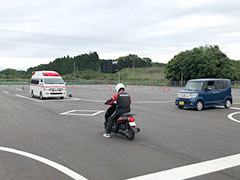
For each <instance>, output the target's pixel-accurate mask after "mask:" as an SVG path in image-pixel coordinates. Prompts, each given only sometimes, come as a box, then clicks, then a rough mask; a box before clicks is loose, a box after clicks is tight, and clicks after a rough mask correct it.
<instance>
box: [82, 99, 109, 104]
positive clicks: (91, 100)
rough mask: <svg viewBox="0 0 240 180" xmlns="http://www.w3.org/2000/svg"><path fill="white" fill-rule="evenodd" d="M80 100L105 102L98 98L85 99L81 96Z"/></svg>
mask: <svg viewBox="0 0 240 180" xmlns="http://www.w3.org/2000/svg"><path fill="white" fill-rule="evenodd" d="M79 100H80V101H89V102H101V103H102V102H105V101H104V100H96V99H83V98H79Z"/></svg>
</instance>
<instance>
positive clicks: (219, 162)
mask: <svg viewBox="0 0 240 180" xmlns="http://www.w3.org/2000/svg"><path fill="white" fill-rule="evenodd" d="M236 166H240V154H235V155H231V156H226V157H223V158H218V159H214V160H209V161H204V162H200V163H195V164H191V165H186V166H181V167H177V168H173V169H169V170H165V171H160V172H157V173H152V174H147V175H143V176H139V177H135V178H131V179H129V180H145V179H164V180H183V179H188V178H193V177H197V176H201V175H205V174H209V173H214V172H217V171H222V170H225V169H228V168H233V167H236Z"/></svg>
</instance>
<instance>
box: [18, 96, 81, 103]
mask: <svg viewBox="0 0 240 180" xmlns="http://www.w3.org/2000/svg"><path fill="white" fill-rule="evenodd" d="M15 96H17V97H20V98H24V99H28V100H31V101H36V102H62V101H79V98H71V99H70V98H69V99H61V100H47V99H46V100H38V99H34V98H30V97H26V96H22V95H19V94H15Z"/></svg>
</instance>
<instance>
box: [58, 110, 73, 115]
mask: <svg viewBox="0 0 240 180" xmlns="http://www.w3.org/2000/svg"><path fill="white" fill-rule="evenodd" d="M75 111H76V110H71V111H67V112H63V113H60V115H67V114H69V113H72V112H75Z"/></svg>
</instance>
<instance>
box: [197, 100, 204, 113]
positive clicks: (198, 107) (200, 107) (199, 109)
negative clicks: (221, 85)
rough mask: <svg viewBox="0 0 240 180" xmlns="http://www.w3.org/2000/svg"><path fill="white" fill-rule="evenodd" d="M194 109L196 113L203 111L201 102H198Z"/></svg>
mask: <svg viewBox="0 0 240 180" xmlns="http://www.w3.org/2000/svg"><path fill="white" fill-rule="evenodd" d="M196 108H197V110H198V111H201V110H202V109H203V103H202V101H198V102H197V105H196Z"/></svg>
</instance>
